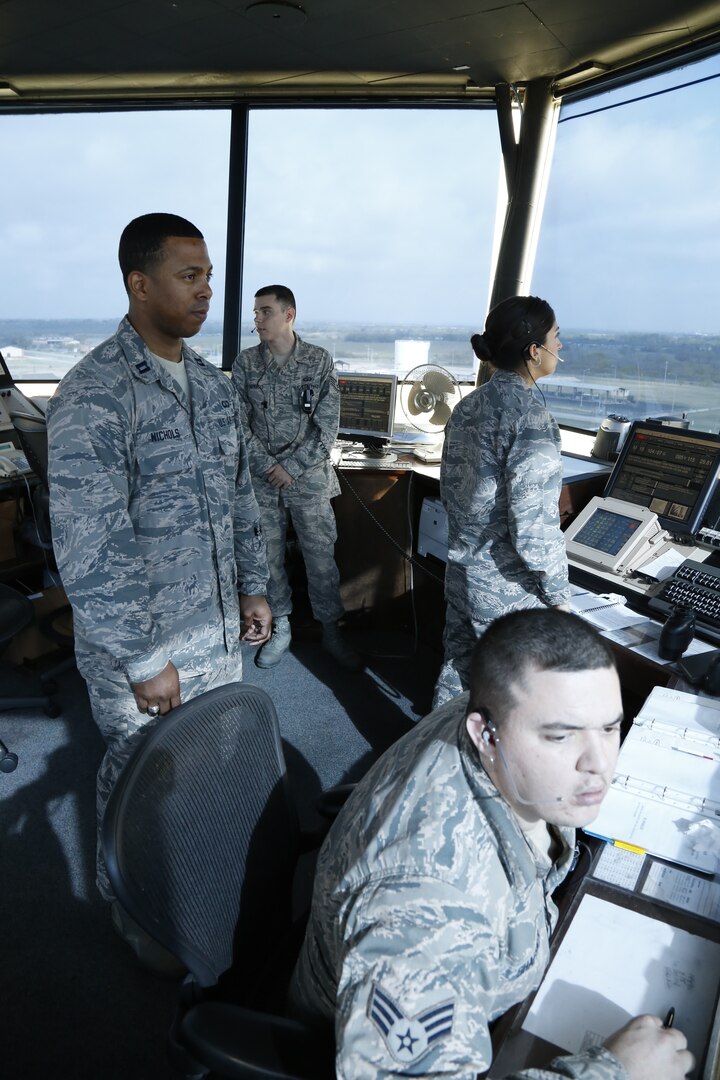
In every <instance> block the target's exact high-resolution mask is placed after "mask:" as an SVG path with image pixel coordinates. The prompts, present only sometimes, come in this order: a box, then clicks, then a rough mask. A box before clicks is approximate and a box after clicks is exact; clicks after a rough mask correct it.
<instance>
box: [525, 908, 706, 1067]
mask: <svg viewBox="0 0 720 1080" xmlns="http://www.w3.org/2000/svg"><path fill="white" fill-rule="evenodd" d="M719 984H720V945H719V944H717V943H716V942H713V941H708V940H707V939H705V938H702V937H698V936H697V935H695V934H689V933H688V932H687V931H686V930H679V929H677V928H675V927H672V926H668V925H667V924H666V923H663V922H660V921H658V920H657V919H650V918H648V917H647V916H646V915H640V914H638V912H636V911H630V910H629V909H627V908H623V907H620V906H619V905H617V904H611V903H608V902H607V901H605V900H600V899H598V898H597V897H595V896H584V897H583V899H582V900H581V902H580V904H579V906H578V909H577V912H576V913H575V916H574V918H573V920H572V922H571V923H570V926H569V928H568V931H567V933H566V934H565V937H564V938H563V940H562V942H561V944H560V948H559V949H558V951H557V954H556V955H555V958H554V960H553V961H552V963H551V965H550V967H549V968H548V971H547V974H546V975H545V978H544V980H543V982H542V985H541V986H540V989H539V990H538V992H537V995H536V996H535V1000H534V1001H533V1004H532V1006H531V1008H530V1011H529V1013H528V1015H527V1017H526V1018H525V1023H524V1024H523V1027H524V1028H525V1029H526V1030H527V1031H530V1032H532V1033H533V1034H534V1035H538V1036H540V1038H542V1039H546V1040H547V1041H548V1042H551V1043H554V1044H555V1045H556V1046H560V1047H562V1049H563V1050H567V1051H569V1052H570V1053H577V1052H578V1051H580V1050H585V1049H588V1048H589V1047H591V1046H597V1045H599V1044H600V1043H602V1042H604V1041H605V1040H606V1039H607V1038H608V1036H609V1035H612V1034H613V1032H615V1031H617V1030H618V1029H619V1028H621V1027H623V1025H624V1024H626V1023H627V1022H628V1020H630V1019H632V1017H633V1016H639V1015H641V1014H642V1013H651V1014H653V1015H655V1016H660V1017H665V1016H666V1015H667V1013H668V1010H669V1009H671V1008H674V1009H675V1026H676V1027H678V1028H679V1029H680V1030H681V1031H682V1032H683V1033H684V1035H685V1036H686V1037H687V1041H688V1046H689V1047H690V1049H691V1050H692V1052H693V1054H695V1057H696V1058H697V1059H698V1061H700V1060H702V1057H703V1055H704V1052H705V1047H706V1045H707V1041H708V1037H709V1034H710V1028H711V1025H712V1021H713V1017H714V1014H715V1009H716V1006H717V996H718V985H719Z"/></svg>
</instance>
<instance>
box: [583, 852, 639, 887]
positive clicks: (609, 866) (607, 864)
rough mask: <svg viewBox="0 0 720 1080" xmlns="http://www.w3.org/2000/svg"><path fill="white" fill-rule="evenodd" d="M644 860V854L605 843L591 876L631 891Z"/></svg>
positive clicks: (636, 881)
mask: <svg viewBox="0 0 720 1080" xmlns="http://www.w3.org/2000/svg"><path fill="white" fill-rule="evenodd" d="M644 862H645V856H644V855H638V854H636V853H635V852H634V851H627V849H625V848H620V847H615V845H614V844H605V846H604V847H603V851H602V854H601V855H600V858H599V859H598V861H597V862H596V863H595V866H594V868H593V872H592V876H593V877H595V878H599V879H600V881H607V882H608V883H609V884H610V885H618V886H620V888H621V889H628V890H629V891H630V892H632V890H633V889H634V888H635V886H636V885H637V883H638V878H639V877H640V871H641V870H642V868H643V863H644Z"/></svg>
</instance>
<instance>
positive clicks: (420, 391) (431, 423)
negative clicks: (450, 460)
mask: <svg viewBox="0 0 720 1080" xmlns="http://www.w3.org/2000/svg"><path fill="white" fill-rule="evenodd" d="M461 396H462V395H461V393H460V386H459V384H458V381H457V379H456V378H455V376H454V375H452V374H451V373H450V372H449V371H446V370H445V368H441V367H438V366H437V365H434V364H423V365H421V366H420V367H415V368H413V369H412V371H409V372H408V373H407V375H406V376H405V378H404V379H403V382H402V386H401V388H400V404H401V406H402V411H403V413H404V414H405V417H406V418H407V420H408V422H409V423H410V424H412V426H413V427H415V428H417V430H418V431H424V432H428V433H433V434H435V435H437V436H438V439H439V438H440V436H441V435H442V433H443V431H444V430H445V425H446V424H447V422H448V420H449V419H450V413H451V412H452V411H453V409H454V407H455V406H456V405H457V403H458V402H459V401H460V398H461Z"/></svg>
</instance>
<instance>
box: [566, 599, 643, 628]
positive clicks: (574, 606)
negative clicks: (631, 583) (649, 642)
mask: <svg viewBox="0 0 720 1080" xmlns="http://www.w3.org/2000/svg"><path fill="white" fill-rule="evenodd" d="M570 608H571V610H572V611H573V612H574V613H575V614H576V615H579V616H580V618H581V619H585V621H586V622H589V623H590V624H591V625H592V626H595V627H597V628H598V629H601V630H614V629H619V628H621V627H623V626H632V625H634V624H635V623H638V622H647V621H648V620H647V619H646V617H645V616H644V615H638V614H637V612H635V611H631V610H630V608H628V607H627V605H626V603H625V597H624V596H621V595H620V594H619V593H604V594H603V593H600V594H598V593H588V592H584V593H574V594H571V596H570Z"/></svg>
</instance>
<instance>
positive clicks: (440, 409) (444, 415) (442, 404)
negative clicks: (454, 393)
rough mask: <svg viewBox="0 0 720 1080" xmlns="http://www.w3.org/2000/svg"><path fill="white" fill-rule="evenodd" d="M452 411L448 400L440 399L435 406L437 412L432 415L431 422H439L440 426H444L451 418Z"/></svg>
mask: <svg viewBox="0 0 720 1080" xmlns="http://www.w3.org/2000/svg"><path fill="white" fill-rule="evenodd" d="M451 412H452V409H451V408H450V406H449V405H448V403H447V402H446V401H439V402H438V404H437V406H436V408H435V412H434V413H433V414H432V416H431V417H430V423H431V424H437V425H438V427H441V426H442V427H444V426H445V424H447V422H448V420H449V419H450V413H451Z"/></svg>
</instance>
